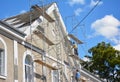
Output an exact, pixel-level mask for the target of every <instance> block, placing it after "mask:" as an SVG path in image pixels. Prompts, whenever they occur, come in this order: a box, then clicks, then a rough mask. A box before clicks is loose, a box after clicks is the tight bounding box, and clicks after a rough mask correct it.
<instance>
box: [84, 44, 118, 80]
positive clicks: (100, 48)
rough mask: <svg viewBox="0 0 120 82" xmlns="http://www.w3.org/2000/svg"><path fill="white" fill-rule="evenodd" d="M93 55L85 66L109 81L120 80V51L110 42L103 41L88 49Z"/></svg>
mask: <svg viewBox="0 0 120 82" xmlns="http://www.w3.org/2000/svg"><path fill="white" fill-rule="evenodd" d="M88 52H89V53H90V54H91V55H92V56H87V58H89V59H90V61H88V62H85V63H84V67H85V68H86V69H88V70H89V71H90V72H92V73H94V74H96V75H99V76H100V78H103V79H106V80H107V81H109V82H120V51H118V50H115V49H114V48H113V47H112V46H111V45H110V44H109V43H105V42H101V43H98V44H97V46H94V47H92V48H90V49H89V50H88Z"/></svg>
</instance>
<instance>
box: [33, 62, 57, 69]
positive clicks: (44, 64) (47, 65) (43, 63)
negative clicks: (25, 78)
mask: <svg viewBox="0 0 120 82" xmlns="http://www.w3.org/2000/svg"><path fill="white" fill-rule="evenodd" d="M34 62H36V63H38V64H41V65H43V66H46V67H48V68H50V69H52V70H57V68H55V67H53V66H51V65H49V64H47V63H45V62H43V61H42V60H34Z"/></svg>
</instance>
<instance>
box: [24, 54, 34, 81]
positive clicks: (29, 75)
mask: <svg viewBox="0 0 120 82" xmlns="http://www.w3.org/2000/svg"><path fill="white" fill-rule="evenodd" d="M33 76H34V74H33V60H32V57H31V56H30V55H27V56H26V58H25V82H34V81H33V78H34V77H33Z"/></svg>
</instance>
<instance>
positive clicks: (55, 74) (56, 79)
mask: <svg viewBox="0 0 120 82" xmlns="http://www.w3.org/2000/svg"><path fill="white" fill-rule="evenodd" d="M52 74H53V75H52V77H53V82H59V72H58V70H53V72H52Z"/></svg>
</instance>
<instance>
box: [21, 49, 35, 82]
mask: <svg viewBox="0 0 120 82" xmlns="http://www.w3.org/2000/svg"><path fill="white" fill-rule="evenodd" d="M27 55H29V56H31V59H32V62H33V60H34V59H33V55H31V51H29V50H26V51H25V52H24V55H23V82H26V81H25V80H26V79H25V59H26V56H27ZM33 64H34V63H33ZM32 71H33V80H32V82H35V78H34V72H35V69H34V65H33V69H32Z"/></svg>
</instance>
